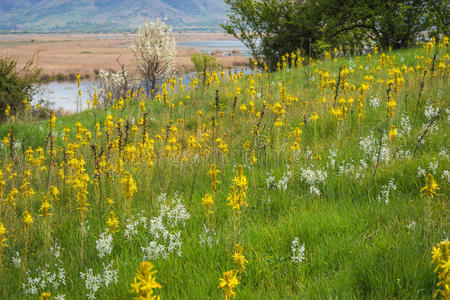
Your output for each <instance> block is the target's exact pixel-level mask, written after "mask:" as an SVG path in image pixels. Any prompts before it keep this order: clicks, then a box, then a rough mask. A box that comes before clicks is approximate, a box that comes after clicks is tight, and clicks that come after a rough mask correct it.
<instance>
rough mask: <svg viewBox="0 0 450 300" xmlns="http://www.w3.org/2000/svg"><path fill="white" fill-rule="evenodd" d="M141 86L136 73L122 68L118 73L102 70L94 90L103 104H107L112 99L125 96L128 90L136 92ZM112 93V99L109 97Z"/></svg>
mask: <svg viewBox="0 0 450 300" xmlns="http://www.w3.org/2000/svg"><path fill="white" fill-rule="evenodd" d="M139 86H140V80H139V78H137V77H136V76H135V75H129V74H128V72H127V71H125V70H124V69H122V71H119V72H117V73H115V72H112V71H106V70H100V71H99V72H98V75H97V81H96V82H95V84H94V92H95V94H96V95H97V96H98V99H99V101H100V105H101V106H107V105H109V104H111V103H110V101H113V100H114V99H119V98H121V97H122V98H125V97H126V95H127V93H128V91H131V92H134V91H136V90H137V89H138V88H139ZM109 95H111V99H109V97H110V96H109Z"/></svg>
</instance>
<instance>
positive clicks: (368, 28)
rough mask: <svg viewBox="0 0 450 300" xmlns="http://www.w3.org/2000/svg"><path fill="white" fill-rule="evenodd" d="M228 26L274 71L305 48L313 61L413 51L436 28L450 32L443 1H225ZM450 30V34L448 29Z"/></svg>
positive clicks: (262, 62) (224, 25)
mask: <svg viewBox="0 0 450 300" xmlns="http://www.w3.org/2000/svg"><path fill="white" fill-rule="evenodd" d="M225 2H226V3H227V4H228V5H229V7H230V8H229V12H230V13H229V14H228V20H227V22H226V23H225V24H223V25H222V27H223V28H224V29H225V30H226V31H227V32H228V33H229V34H232V35H234V36H235V37H236V38H238V39H240V40H241V41H242V42H243V43H244V44H245V45H246V46H247V48H248V49H249V50H250V52H251V54H252V56H253V58H254V59H255V60H256V61H257V62H258V64H259V65H260V66H262V65H263V64H264V63H266V64H268V66H269V67H270V68H272V69H273V68H274V66H275V64H276V62H278V61H279V60H280V58H281V56H282V55H284V54H286V53H291V52H295V51H296V50H297V49H301V50H302V52H303V54H304V55H305V54H306V55H308V56H318V55H322V52H323V50H325V49H324V48H327V47H329V48H331V47H337V46H350V45H351V46H353V45H356V46H366V45H368V44H378V45H379V46H381V47H382V48H388V47H389V46H391V47H393V48H404V47H408V46H410V45H411V44H412V43H413V42H414V41H415V40H416V39H417V37H418V36H419V34H420V33H421V32H423V31H426V30H429V29H430V27H431V26H430V20H431V19H433V20H437V21H435V22H434V21H431V23H433V22H434V23H438V24H437V25H438V26H437V27H439V28H445V27H446V24H447V23H448V20H446V16H448V10H446V9H445V7H443V6H445V5H443V4H442V0H438V1H433V0H394V1H385V0H368V1H359V0H315V1H306V0H225ZM447 30H448V29H447Z"/></svg>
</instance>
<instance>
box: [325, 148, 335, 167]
mask: <svg viewBox="0 0 450 300" xmlns="http://www.w3.org/2000/svg"><path fill="white" fill-rule="evenodd" d="M329 152H330V154H329V155H328V162H327V168H328V169H330V168H331V169H334V165H335V164H336V156H337V150H335V149H330V150H329Z"/></svg>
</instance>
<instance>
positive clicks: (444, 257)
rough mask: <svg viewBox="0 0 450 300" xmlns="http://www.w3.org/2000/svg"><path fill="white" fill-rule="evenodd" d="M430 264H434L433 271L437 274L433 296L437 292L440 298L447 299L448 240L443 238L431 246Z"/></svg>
mask: <svg viewBox="0 0 450 300" xmlns="http://www.w3.org/2000/svg"><path fill="white" fill-rule="evenodd" d="M431 254H432V260H431V263H432V264H436V268H435V269H434V272H435V273H437V274H438V280H439V281H438V283H437V284H436V287H437V289H436V292H435V293H434V297H437V296H438V295H439V294H440V295H441V296H442V299H449V296H450V241H448V240H444V241H441V242H440V243H438V244H436V245H434V246H433V250H432V251H431Z"/></svg>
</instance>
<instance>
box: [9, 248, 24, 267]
mask: <svg viewBox="0 0 450 300" xmlns="http://www.w3.org/2000/svg"><path fill="white" fill-rule="evenodd" d="M11 262H12V264H13V266H14V267H15V268H16V269H17V268H19V267H20V265H21V264H22V258H21V257H20V254H19V252H17V251H16V256H13V257H12V258H11Z"/></svg>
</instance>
